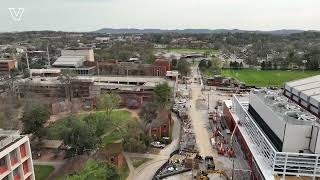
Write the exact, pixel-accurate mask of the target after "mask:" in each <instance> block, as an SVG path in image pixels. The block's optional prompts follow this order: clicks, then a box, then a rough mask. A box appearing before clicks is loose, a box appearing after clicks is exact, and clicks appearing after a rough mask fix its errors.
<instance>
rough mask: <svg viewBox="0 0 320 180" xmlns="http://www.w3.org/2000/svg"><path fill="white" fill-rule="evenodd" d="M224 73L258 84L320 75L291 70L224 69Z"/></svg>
mask: <svg viewBox="0 0 320 180" xmlns="http://www.w3.org/2000/svg"><path fill="white" fill-rule="evenodd" d="M222 75H224V76H230V77H233V78H235V79H238V80H239V81H241V82H245V83H246V84H248V85H256V86H262V87H263V86H283V84H284V83H285V82H287V81H292V80H296V79H302V78H306V77H310V76H315V75H320V71H305V72H303V71H297V70H294V71H291V70H290V71H289V70H263V71H260V70H255V69H242V70H230V69H224V70H222Z"/></svg>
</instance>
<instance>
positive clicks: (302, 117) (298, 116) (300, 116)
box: [285, 111, 316, 122]
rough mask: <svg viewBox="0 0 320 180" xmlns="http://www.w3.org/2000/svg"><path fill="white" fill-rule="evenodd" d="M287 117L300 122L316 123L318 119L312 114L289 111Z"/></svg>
mask: <svg viewBox="0 0 320 180" xmlns="http://www.w3.org/2000/svg"><path fill="white" fill-rule="evenodd" d="M285 115H286V116H288V117H289V118H291V119H292V120H298V121H309V122H312V121H315V120H316V117H315V116H313V115H311V114H305V113H303V112H300V111H288V112H286V113H285Z"/></svg>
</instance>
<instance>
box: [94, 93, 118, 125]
mask: <svg viewBox="0 0 320 180" xmlns="http://www.w3.org/2000/svg"><path fill="white" fill-rule="evenodd" d="M120 102H121V97H120V96H119V95H118V94H114V93H105V94H102V95H100V96H99V97H98V109H101V110H104V111H105V113H106V116H107V119H110V114H111V112H112V111H113V110H114V109H117V108H118V107H119V106H120Z"/></svg>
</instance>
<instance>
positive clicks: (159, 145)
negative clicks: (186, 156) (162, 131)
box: [150, 141, 166, 148]
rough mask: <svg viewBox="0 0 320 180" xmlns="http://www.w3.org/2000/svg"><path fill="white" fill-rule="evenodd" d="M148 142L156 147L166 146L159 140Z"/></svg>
mask: <svg viewBox="0 0 320 180" xmlns="http://www.w3.org/2000/svg"><path fill="white" fill-rule="evenodd" d="M150 144H151V146H153V147H156V148H164V147H165V146H166V145H164V144H162V143H161V142H159V141H154V142H152V143H150Z"/></svg>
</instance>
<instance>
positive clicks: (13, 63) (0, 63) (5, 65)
mask: <svg viewBox="0 0 320 180" xmlns="http://www.w3.org/2000/svg"><path fill="white" fill-rule="evenodd" d="M16 68H18V64H17V60H15V59H5V58H0V75H3V74H10V72H11V71H12V70H14V69H16Z"/></svg>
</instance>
